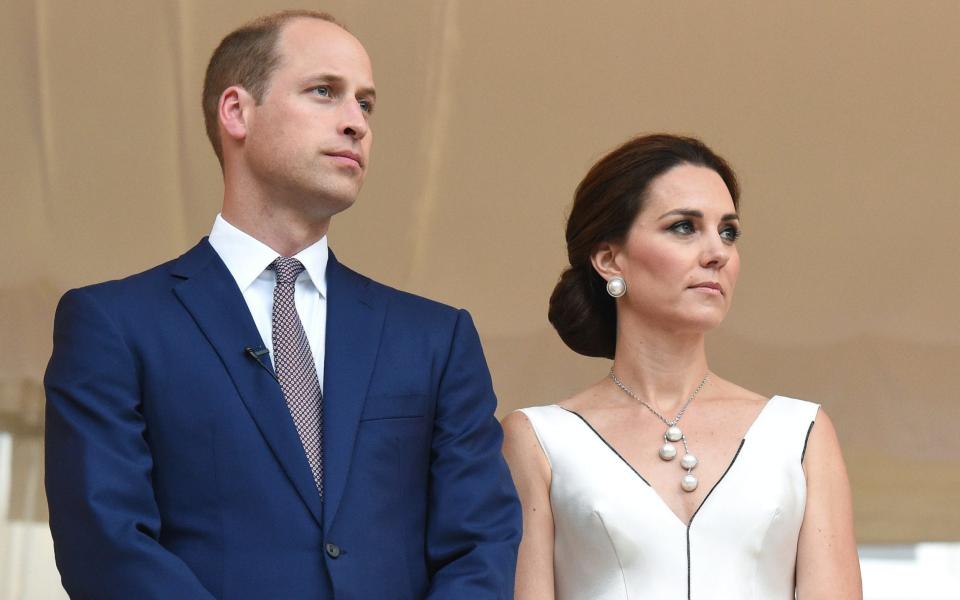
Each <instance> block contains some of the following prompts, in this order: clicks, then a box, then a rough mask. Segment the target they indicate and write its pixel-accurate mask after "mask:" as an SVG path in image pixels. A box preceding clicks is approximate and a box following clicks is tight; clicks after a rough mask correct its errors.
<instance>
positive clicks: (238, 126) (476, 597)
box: [45, 11, 520, 600]
mask: <svg viewBox="0 0 960 600" xmlns="http://www.w3.org/2000/svg"><path fill="white" fill-rule="evenodd" d="M203 104H204V112H205V116H206V119H207V132H208V134H209V136H210V139H211V141H212V143H213V145H214V149H215V150H216V152H217V156H218V158H219V159H220V162H221V166H222V168H223V175H224V200H223V209H222V212H221V214H220V215H218V217H217V219H216V222H215V224H214V226H213V230H212V231H211V234H210V236H209V238H204V239H203V240H201V241H200V243H199V244H197V245H196V246H194V247H193V248H192V249H191V250H189V251H188V252H187V253H186V254H184V255H183V256H181V257H180V258H178V259H176V260H173V261H171V262H168V263H166V264H163V265H160V266H158V267H156V268H153V269H151V270H149V271H146V272H144V273H140V274H138V275H134V276H132V277H128V278H126V279H122V280H119V281H111V282H106V283H102V284H98V285H93V286H89V287H85V288H81V289H76V290H71V291H70V292H68V293H67V294H66V295H64V297H63V299H62V300H61V302H60V305H59V307H58V309H57V316H56V321H55V325H54V350H53V356H52V358H51V360H50V365H49V367H48V369H47V374H46V378H45V384H46V389H47V431H46V465H47V476H46V485H47V497H48V501H49V505H50V527H51V530H52V532H53V537H54V543H55V551H56V559H57V565H58V567H59V569H60V573H61V575H62V579H63V584H64V587H65V588H66V589H67V591H68V592H69V593H70V594H71V596H73V597H76V598H95V599H98V600H99V599H106V598H122V599H125V600H127V599H131V598H136V599H138V600H142V599H148V598H158V599H160V598H162V599H177V600H184V599H200V598H205V599H209V598H251V599H253V598H257V599H261V598H264V599H265V598H271V599H273V598H277V599H301V598H303V599H314V598H316V599H333V598H336V599H339V600H346V599H358V600H374V599H377V600H379V599H405V598H436V599H440V598H449V599H451V600H454V599H455V600H480V599H485V598H491V599H493V598H500V599H502V598H511V597H512V593H513V574H514V567H515V560H516V552H517V545H518V543H519V537H520V513H519V506H518V504H517V501H516V495H515V491H514V489H513V486H512V483H511V480H510V476H509V474H508V472H507V469H506V466H505V464H504V462H503V460H502V458H501V455H500V445H501V430H500V428H499V425H498V423H497V422H496V420H495V418H494V416H493V411H494V408H495V405H496V399H495V397H494V394H493V390H492V387H491V382H490V377H489V373H488V371H487V367H486V363H485V361H484V358H483V353H482V350H481V347H480V341H479V338H478V336H477V333H476V330H475V329H474V326H473V324H472V322H471V320H470V317H469V315H468V314H467V313H466V312H465V311H463V310H456V309H453V308H450V307H446V306H443V305H440V304H437V303H434V302H431V301H429V300H426V299H423V298H419V297H416V296H413V295H410V294H406V293H403V292H400V291H397V290H394V289H391V288H388V287H386V286H383V285H381V284H378V283H376V282H374V281H371V280H369V279H367V278H366V277H363V276H362V275H359V274H357V273H355V272H353V271H351V270H350V269H348V268H347V267H345V266H343V265H341V264H340V263H339V262H337V260H336V258H335V257H334V256H333V254H332V253H330V252H329V250H328V248H327V241H326V234H327V229H328V227H329V225H330V219H331V217H332V216H333V215H335V214H336V213H338V212H340V211H342V210H344V209H346V208H348V207H349V206H350V205H351V204H352V203H353V201H354V200H355V198H356V197H357V194H358V192H359V190H360V187H361V184H362V182H363V178H364V174H365V172H366V169H367V161H368V158H369V153H370V144H371V139H372V135H371V131H370V122H369V119H370V113H371V112H372V111H373V110H374V104H375V92H374V82H373V76H372V72H371V68H370V61H369V58H368V57H367V54H366V52H365V51H364V49H363V46H362V45H361V44H360V42H358V41H357V40H356V38H354V37H353V36H352V35H350V34H349V33H348V32H347V31H346V30H345V29H343V28H342V27H341V26H340V25H338V24H337V23H336V22H335V21H333V19H332V18H331V17H329V16H328V15H325V14H322V13H314V12H307V11H296V12H285V13H279V14H275V15H271V16H269V17H264V18H262V19H259V20H257V21H254V22H252V23H250V24H248V25H246V26H244V27H242V28H240V29H238V30H237V31H234V32H233V33H231V34H230V35H228V36H227V37H226V38H224V40H223V42H221V44H220V46H219V47H218V48H217V50H216V51H215V52H214V55H213V57H212V58H211V61H210V65H209V67H208V69H207V76H206V81H205V85H204V101H203Z"/></svg>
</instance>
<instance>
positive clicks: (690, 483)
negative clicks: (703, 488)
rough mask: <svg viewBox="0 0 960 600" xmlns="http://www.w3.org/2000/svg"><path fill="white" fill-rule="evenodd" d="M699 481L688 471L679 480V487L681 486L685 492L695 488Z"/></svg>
mask: <svg viewBox="0 0 960 600" xmlns="http://www.w3.org/2000/svg"><path fill="white" fill-rule="evenodd" d="M699 483H700V482H699V481H697V478H696V477H694V476H693V475H691V474H690V473H687V474H686V475H684V476H683V479H681V480H680V487H681V488H683V491H685V492H692V491H693V490H695V489H697V485H698V484H699Z"/></svg>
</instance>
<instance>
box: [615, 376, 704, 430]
mask: <svg viewBox="0 0 960 600" xmlns="http://www.w3.org/2000/svg"><path fill="white" fill-rule="evenodd" d="M610 379H612V380H613V382H614V383H615V384H617V387H618V388H620V389H621V390H623V393H625V394H626V395H628V396H630V397H631V398H633V399H634V400H636V401H637V402H639V403H640V404H642V405H644V406H645V407H646V408H647V410H649V411H650V412H652V413H653V414H654V415H655V416H656V417H657V418H658V419H660V420H661V421H663V424H664V425H666V426H667V427H673V426H674V425H676V424H677V423H679V422H680V419H681V418H683V413H685V412H687V408H689V407H690V403H691V402H693V399H694V398H696V397H697V394H699V393H700V390H702V389H703V386H705V385H707V382H708V381H710V373H707V374H706V375H704V376H703V379H701V380H700V385H698V386H697V389H695V390H693V393H691V394H690V396H689V397H687V401H686V402H684V403H683V408H681V409H680V412H678V413H677V416H675V417H674V418H673V420H667V418H666V417H664V416H663V415H661V414H660V413H659V412H657V411H656V409H654V408H653V407H652V406H650V405H649V404H647V403H646V402H644V401H643V400H642V399H641V398H640V397H639V396H637V395H636V394H635V393H634V391H633V390H631V389H630V388H628V387H627V386H626V384H624V383H623V381H621V380H620V378H619V377H617V375H616V373H614V372H613V367H610Z"/></svg>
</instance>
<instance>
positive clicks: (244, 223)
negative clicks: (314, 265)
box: [221, 205, 330, 256]
mask: <svg viewBox="0 0 960 600" xmlns="http://www.w3.org/2000/svg"><path fill="white" fill-rule="evenodd" d="M221 215H222V216H223V218H224V219H225V220H226V221H227V222H228V223H230V224H231V225H233V226H234V227H236V228H237V229H239V230H240V231H243V232H244V233H246V234H247V235H249V236H251V237H253V238H255V239H256V240H258V241H260V242H262V243H264V244H266V245H267V246H269V247H270V248H272V249H273V250H274V251H276V252H277V254H279V255H280V256H294V255H295V254H297V253H298V252H300V251H301V250H303V249H304V248H308V247H310V246H312V245H313V244H315V243H317V242H318V241H319V240H320V239H321V238H323V236H325V235H327V231H328V230H329V228H330V218H329V217H327V218H325V219H316V220H310V219H305V218H302V217H301V216H299V215H296V214H291V213H289V212H288V211H283V210H276V209H273V210H261V211H244V210H239V209H237V208H236V207H232V206H229V205H224V207H223V211H222V212H221Z"/></svg>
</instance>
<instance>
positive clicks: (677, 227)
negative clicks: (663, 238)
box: [670, 221, 694, 235]
mask: <svg viewBox="0 0 960 600" xmlns="http://www.w3.org/2000/svg"><path fill="white" fill-rule="evenodd" d="M670 231H673V232H674V233H679V234H681V235H689V234H691V233H693V231H694V229H693V223H691V222H690V221H679V222H677V223H674V224H673V225H671V226H670Z"/></svg>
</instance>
